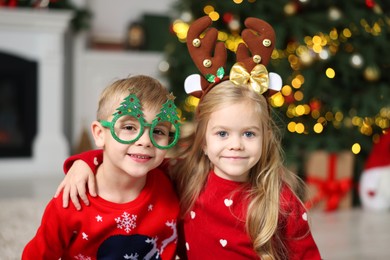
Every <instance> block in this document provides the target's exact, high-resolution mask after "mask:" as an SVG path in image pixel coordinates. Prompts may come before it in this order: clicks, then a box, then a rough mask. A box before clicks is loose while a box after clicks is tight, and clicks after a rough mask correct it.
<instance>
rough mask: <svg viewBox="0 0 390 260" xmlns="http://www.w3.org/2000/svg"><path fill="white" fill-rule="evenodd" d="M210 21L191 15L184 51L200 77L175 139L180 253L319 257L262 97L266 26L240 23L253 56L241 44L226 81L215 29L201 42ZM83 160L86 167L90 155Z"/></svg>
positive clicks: (268, 45)
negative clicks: (188, 118)
mask: <svg viewBox="0 0 390 260" xmlns="http://www.w3.org/2000/svg"><path fill="white" fill-rule="evenodd" d="M210 24H211V19H210V18H209V17H203V18H201V19H199V20H197V21H195V22H194V23H193V24H192V25H191V28H190V30H189V31H188V36H187V46H188V49H189V51H190V54H191V57H192V59H193V60H194V62H195V64H196V65H197V67H198V68H199V70H200V71H201V72H202V74H203V76H204V77H200V79H201V86H200V87H199V88H197V89H195V90H191V91H189V92H190V93H191V94H192V95H194V96H197V97H199V98H200V102H199V106H198V108H197V113H196V120H195V123H196V127H195V132H194V133H193V134H192V135H190V136H189V137H188V138H186V140H183V142H184V144H187V145H184V146H182V147H184V150H182V151H180V153H181V157H182V159H181V160H178V163H177V164H176V165H174V166H173V168H172V169H171V175H172V179H173V181H174V182H175V184H176V188H177V191H178V195H179V199H180V206H181V211H182V218H183V223H182V224H183V231H184V238H183V240H182V241H184V242H183V247H182V248H181V249H182V251H180V255H181V256H182V257H183V258H185V257H188V259H320V254H319V251H318V248H317V246H316V244H315V242H314V239H313V237H312V235H311V232H310V228H309V225H308V214H307V212H306V210H305V208H304V206H303V204H302V202H301V201H300V199H299V198H298V196H297V195H296V193H295V191H296V192H297V191H298V189H297V188H298V186H299V184H300V180H299V179H298V177H297V176H296V175H295V174H293V173H292V172H290V171H289V170H287V169H286V168H285V167H284V166H283V161H282V156H281V148H280V139H279V136H278V134H277V131H276V128H275V126H274V123H273V121H272V118H271V115H270V109H269V106H268V103H267V98H266V97H265V96H264V94H265V93H267V92H269V91H268V87H269V85H270V81H269V78H268V76H269V74H268V72H267V71H266V70H265V67H264V64H266V63H267V62H268V60H269V58H270V55H271V52H272V49H273V48H272V47H273V45H274V32H273V29H272V27H270V26H269V25H268V24H267V23H265V22H264V21H262V20H259V19H256V18H248V19H247V20H246V23H245V25H246V26H247V27H248V28H249V29H247V30H244V31H243V33H242V38H243V39H244V41H245V42H246V43H247V46H248V47H249V49H250V51H251V54H252V56H249V51H248V49H247V46H246V45H245V44H241V45H240V46H239V48H238V50H237V61H238V63H237V64H235V65H234V66H233V68H232V70H231V73H230V76H229V77H227V76H225V75H224V65H225V63H226V50H225V49H224V46H222V45H223V43H216V38H217V31H216V30H215V29H213V28H210V29H209V30H207V32H206V33H205V34H204V36H203V38H201V34H203V33H204V31H205V29H206V28H207V27H208V26H209V25H210ZM253 31H255V32H256V33H253ZM214 49H215V52H214V56H213V55H212V54H213V50H214ZM248 71H250V73H249V72H248ZM187 83H188V82H187ZM192 83H193V82H191V85H193V84H192ZM93 156H94V155H93ZM77 158H80V157H74V158H73V159H77ZM81 158H84V159H86V156H85V155H83V156H81ZM86 161H87V162H89V164H90V165H91V161H93V159H92V158H90V159H87V160H86ZM69 162H71V161H69V160H68V163H69ZM68 165H69V164H68ZM72 171H73V172H74V171H75V170H74V169H72ZM68 175H69V173H68ZM77 175H79V177H78V179H82V181H81V182H78V183H79V184H78V186H79V187H83V186H85V180H84V179H85V177H82V178H81V177H80V174H77ZM83 176H84V174H83ZM67 178H70V177H69V176H67ZM75 183H77V182H75V181H73V183H72V185H73V186H72V185H70V186H69V185H65V184H66V182H65V183H64V185H65V186H67V187H74V185H75ZM80 183H81V185H80ZM73 190H75V189H73ZM74 194H76V193H74ZM82 196H84V195H83V194H82ZM66 199H67V198H66Z"/></svg>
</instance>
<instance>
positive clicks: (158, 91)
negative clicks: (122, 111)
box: [97, 75, 169, 120]
mask: <svg viewBox="0 0 390 260" xmlns="http://www.w3.org/2000/svg"><path fill="white" fill-rule="evenodd" d="M130 94H135V95H136V96H137V97H138V99H139V100H140V101H141V104H142V107H143V109H145V108H146V107H147V108H148V109H159V108H160V107H161V106H162V105H163V104H164V103H165V102H166V101H167V95H168V94H169V92H168V90H167V89H166V88H165V87H164V86H163V85H162V84H161V83H160V82H159V81H158V80H156V79H154V78H152V77H149V76H145V75H136V76H130V77H128V78H124V79H119V80H116V81H115V82H113V83H112V84H111V85H109V86H108V87H106V88H105V89H104V90H103V92H102V93H101V95H100V99H99V106H98V110H97V120H102V119H104V120H106V119H107V118H108V117H110V116H111V115H112V114H113V113H114V112H115V109H116V108H117V107H118V106H119V104H120V103H121V101H122V100H123V99H124V98H125V97H127V96H128V95H130Z"/></svg>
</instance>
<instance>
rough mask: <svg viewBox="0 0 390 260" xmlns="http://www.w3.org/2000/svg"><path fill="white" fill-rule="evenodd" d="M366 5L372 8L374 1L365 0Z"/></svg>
mask: <svg viewBox="0 0 390 260" xmlns="http://www.w3.org/2000/svg"><path fill="white" fill-rule="evenodd" d="M366 6H367V7H368V8H370V9H372V8H374V6H375V1H374V0H366Z"/></svg>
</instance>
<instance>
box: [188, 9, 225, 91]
mask: <svg viewBox="0 0 390 260" xmlns="http://www.w3.org/2000/svg"><path fill="white" fill-rule="evenodd" d="M211 24H212V20H211V18H210V17H209V16H204V17H201V18H199V19H198V20H196V21H194V22H193V23H192V24H191V26H190V29H189V30H188V33H187V48H188V51H189V53H190V55H191V58H192V60H193V61H194V63H195V65H196V67H197V68H198V69H199V71H200V72H201V74H202V75H203V77H201V86H202V90H203V91H198V92H193V93H191V95H193V96H196V97H201V96H202V95H204V94H205V93H206V92H207V91H208V90H209V89H210V88H211V87H212V86H213V85H214V84H213V83H218V81H219V79H218V78H217V71H218V69H219V68H221V67H222V68H224V69H225V65H226V60H227V53H226V47H225V44H224V43H223V42H217V37H218V30H217V29H215V28H209V29H208V30H207V31H206V29H207V28H208V27H209V26H210V25H211ZM203 32H205V35H204V37H203V38H200V35H201V34H202V33H203ZM214 50H215V51H214ZM213 51H214V53H213ZM207 75H214V76H215V77H216V82H212V81H211V82H210V81H208V80H207V79H206V76H207Z"/></svg>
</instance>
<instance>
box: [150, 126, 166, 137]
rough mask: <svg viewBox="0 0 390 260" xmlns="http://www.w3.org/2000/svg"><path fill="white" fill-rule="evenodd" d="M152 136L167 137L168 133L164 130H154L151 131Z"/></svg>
mask: <svg viewBox="0 0 390 260" xmlns="http://www.w3.org/2000/svg"><path fill="white" fill-rule="evenodd" d="M153 134H155V135H164V136H168V135H169V131H168V130H166V129H160V128H155V129H154V130H153Z"/></svg>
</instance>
